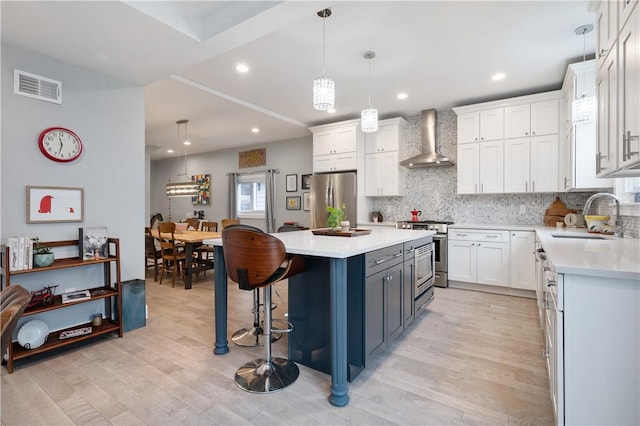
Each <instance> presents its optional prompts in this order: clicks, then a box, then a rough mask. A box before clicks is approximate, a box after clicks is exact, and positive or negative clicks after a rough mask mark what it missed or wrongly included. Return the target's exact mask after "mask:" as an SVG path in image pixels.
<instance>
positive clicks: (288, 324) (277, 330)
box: [271, 318, 293, 333]
mask: <svg viewBox="0 0 640 426" xmlns="http://www.w3.org/2000/svg"><path fill="white" fill-rule="evenodd" d="M274 322H277V323H282V324H286V328H275V327H274V326H273V325H272V326H271V332H272V333H291V332H292V331H293V324H292V323H291V322H290V321H287V320H285V319H280V318H274V319H272V320H271V324H273V323H274Z"/></svg>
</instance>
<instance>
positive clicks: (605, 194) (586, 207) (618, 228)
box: [582, 192, 624, 238]
mask: <svg viewBox="0 0 640 426" xmlns="http://www.w3.org/2000/svg"><path fill="white" fill-rule="evenodd" d="M601 197H609V198H613V201H615V202H616V232H615V236H616V237H618V238H622V237H623V236H624V233H623V232H622V218H621V217H620V200H618V197H616V196H615V195H613V194H609V193H608V192H599V193H597V194H593V195H592V196H591V197H589V199H588V200H587V202H586V203H584V208H583V209H582V215H583V216H586V215H587V212H588V210H589V209H590V208H591V203H593V200H595V199H596V198H601Z"/></svg>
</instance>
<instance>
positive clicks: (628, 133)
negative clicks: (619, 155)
mask: <svg viewBox="0 0 640 426" xmlns="http://www.w3.org/2000/svg"><path fill="white" fill-rule="evenodd" d="M634 139H638V135H636V136H631V130H627V158H626V159H627V160H628V159H630V158H631V156H632V155H638V151H635V152H632V151H631V141H632V140H634Z"/></svg>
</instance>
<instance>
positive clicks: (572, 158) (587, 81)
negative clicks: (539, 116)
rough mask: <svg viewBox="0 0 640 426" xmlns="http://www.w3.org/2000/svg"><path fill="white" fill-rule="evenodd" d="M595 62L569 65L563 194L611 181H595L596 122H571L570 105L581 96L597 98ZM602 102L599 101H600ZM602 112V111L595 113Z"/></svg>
mask: <svg viewBox="0 0 640 426" xmlns="http://www.w3.org/2000/svg"><path fill="white" fill-rule="evenodd" d="M595 74H596V63H595V61H594V60H590V61H585V62H578V63H575V64H570V65H569V67H567V72H566V74H565V79H564V83H563V85H562V91H563V92H564V94H565V101H566V102H565V103H564V111H563V116H564V117H566V120H565V125H564V127H565V135H564V138H562V139H560V140H559V143H560V147H559V150H560V159H561V163H560V189H561V190H565V191H574V190H587V189H598V188H610V187H611V186H613V185H612V183H611V179H605V178H598V177H597V176H596V175H597V171H596V170H597V167H598V149H597V138H596V122H595V121H585V122H579V123H575V124H574V123H573V122H572V117H571V105H572V102H573V101H574V100H575V99H578V98H580V97H581V96H582V95H583V94H584V95H586V96H596V90H597V87H596V75H595ZM599 101H601V99H600V100H599ZM598 112H599V113H602V111H598Z"/></svg>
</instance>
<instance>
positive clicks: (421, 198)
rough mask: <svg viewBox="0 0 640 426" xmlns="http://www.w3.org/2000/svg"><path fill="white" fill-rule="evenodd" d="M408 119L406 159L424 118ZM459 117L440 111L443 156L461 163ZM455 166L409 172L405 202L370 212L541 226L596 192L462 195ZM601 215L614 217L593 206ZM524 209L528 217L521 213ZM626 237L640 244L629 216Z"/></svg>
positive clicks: (374, 202)
mask: <svg viewBox="0 0 640 426" xmlns="http://www.w3.org/2000/svg"><path fill="white" fill-rule="evenodd" d="M406 118H407V122H408V125H407V127H406V130H405V157H406V158H409V157H412V156H414V155H417V154H419V153H420V151H421V146H422V143H421V128H420V114H416V115H412V116H409V117H406ZM456 118H457V117H456V114H455V113H454V112H453V111H452V110H451V109H444V110H438V120H437V123H438V129H437V143H438V150H439V151H440V152H442V153H443V154H445V155H447V156H449V157H450V158H452V159H453V160H454V161H456V145H457V143H456V139H457V136H456V133H457V130H456ZM456 174H457V172H456V166H451V167H427V168H418V169H408V170H407V174H406V180H405V195H404V197H374V198H370V199H369V200H370V208H371V210H379V211H381V212H382V214H383V216H384V220H385V221H389V222H392V221H396V220H409V219H410V218H411V213H410V211H411V210H413V209H417V210H422V216H421V217H420V218H421V219H425V220H426V219H434V220H450V221H453V222H456V223H468V224H511V225H542V224H543V218H544V212H545V210H546V209H547V208H548V207H549V205H550V204H551V203H552V202H553V201H554V200H555V198H556V197H559V198H560V200H562V201H563V202H564V203H565V204H566V206H567V208H570V209H576V210H578V211H580V210H582V208H583V207H584V204H585V202H586V201H587V199H588V198H589V197H590V196H591V195H593V194H594V192H561V193H537V194H472V195H458V194H457V191H456ZM594 205H595V207H596V211H597V212H598V213H604V214H611V213H612V212H609V209H608V206H606V203H598V204H594ZM521 206H524V213H521ZM623 221H624V231H625V234H626V235H627V236H633V237H636V238H638V232H639V224H640V218H638V217H634V216H624V217H623Z"/></svg>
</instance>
